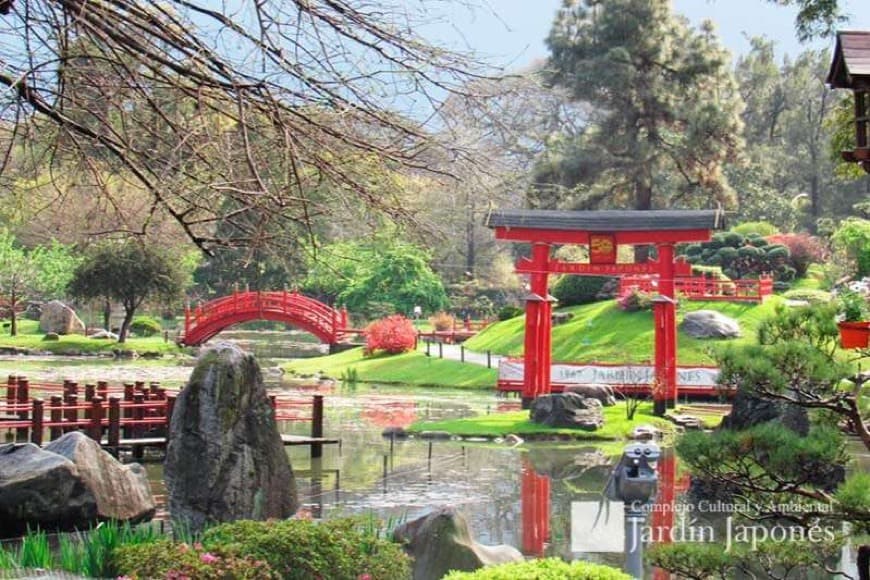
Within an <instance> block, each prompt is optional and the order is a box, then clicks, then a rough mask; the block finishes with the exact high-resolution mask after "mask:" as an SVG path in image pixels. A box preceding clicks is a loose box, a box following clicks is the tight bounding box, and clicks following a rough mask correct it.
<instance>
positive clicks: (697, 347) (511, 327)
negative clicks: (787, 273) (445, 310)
mask: <svg viewBox="0 0 870 580" xmlns="http://www.w3.org/2000/svg"><path fill="white" fill-rule="evenodd" d="M781 302H782V299H781V298H779V297H777V296H773V297H770V298H768V299H767V300H766V301H765V302H764V303H763V304H755V303H742V304H741V303H731V302H694V301H693V302H690V301H688V300H684V301H683V302H681V303H680V309H679V311H678V312H677V323H678V324H679V322H680V320H681V319H682V316H683V315H685V313H686V312H691V311H694V310H718V311H719V312H721V313H722V314H725V315H726V316H730V317H731V318H735V319H737V321H738V322H740V327H741V328H742V330H743V337H741V338H738V339H735V340H728V341H716V340H699V339H695V338H690V337H688V336H685V335H683V334H682V333H677V334H678V345H677V356H678V360H679V362H680V364H684V365H685V364H714V362H715V361H714V358H713V356H712V352H714V349H716V348H717V346H719V345H723V344H729V345H732V344H742V343H751V342H755V329H756V328H757V326H758V323H759V322H760V321H761V320H762V319H764V318H766V317H768V316H770V315H771V314H773V311H774V308H775V307H776V305H777V304H780V303H781ZM559 311H560V312H570V313H572V314H573V315H574V317H573V318H572V319H571V320H570V321H568V322H566V323H564V324H559V325H557V326H554V327H553V361H566V362H636V363H639V362H647V361H652V360H653V358H654V356H655V354H654V353H655V346H654V338H655V336H654V330H653V313H652V312H623V311H622V310H620V309H619V308H618V307H617V306H616V303H615V301H614V300H606V301H603V302H596V303H594V304H586V305H582V306H571V307H568V308H562V309H559ZM524 324H525V317H523V316H519V317H517V318H512V319H510V320H506V321H504V322H499V323H497V324H493V325H492V326H489V327H488V328H486V329H484V330H483V331H482V332H481V333H480V334H478V335H477V336H475V337H473V338H471V339H470V340H468V341H467V342H466V343H465V345H466V346H467V347H468V348H469V349H471V350H476V351H486V350H491V351H492V352H493V353H496V354H502V355H512V356H518V355H520V354H522V351H523V327H524Z"/></svg>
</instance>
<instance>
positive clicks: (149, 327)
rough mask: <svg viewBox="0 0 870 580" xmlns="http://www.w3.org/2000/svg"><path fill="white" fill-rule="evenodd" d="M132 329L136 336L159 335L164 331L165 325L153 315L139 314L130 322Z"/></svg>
mask: <svg viewBox="0 0 870 580" xmlns="http://www.w3.org/2000/svg"><path fill="white" fill-rule="evenodd" d="M130 330H131V331H132V332H133V333H134V334H135V335H136V336H157V335H158V334H160V333H161V332H163V326H162V325H161V324H160V321H159V320H157V319H156V318H153V317H151V316H137V317H136V318H134V319H133V322H131V323H130Z"/></svg>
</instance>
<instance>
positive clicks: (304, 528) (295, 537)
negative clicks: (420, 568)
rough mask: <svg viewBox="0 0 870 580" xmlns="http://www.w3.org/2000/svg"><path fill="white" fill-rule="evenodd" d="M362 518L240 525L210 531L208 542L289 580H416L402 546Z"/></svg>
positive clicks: (205, 539)
mask: <svg viewBox="0 0 870 580" xmlns="http://www.w3.org/2000/svg"><path fill="white" fill-rule="evenodd" d="M361 523H362V522H361V521H360V520H358V519H350V518H344V519H335V520H328V521H325V522H322V523H315V522H312V521H309V520H272V521H266V522H254V521H238V522H232V523H227V524H222V525H219V526H217V527H215V528H212V529H210V530H208V531H206V533H205V535H204V536H203V540H202V544H203V546H205V547H206V548H207V549H210V550H211V549H217V548H219V549H223V550H226V551H228V552H230V553H235V554H239V555H244V556H248V557H251V558H254V559H255V560H263V561H265V562H267V563H268V565H269V566H270V567H271V569H272V570H274V571H275V572H276V573H277V574H278V575H279V577H280V578H284V579H285V580H310V579H312V578H330V579H332V580H358V579H359V578H369V579H370V580H403V579H405V578H410V574H411V571H410V566H409V558H408V556H406V555H405V553H404V552H403V551H402V548H401V547H400V546H399V545H398V544H396V543H394V542H390V541H388V540H385V539H381V538H379V537H378V536H377V535H376V534H375V533H374V532H372V531H370V530H369V531H364V530H363V529H361Z"/></svg>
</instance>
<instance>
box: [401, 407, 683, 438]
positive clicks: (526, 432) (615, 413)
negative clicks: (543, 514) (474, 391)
mask: <svg viewBox="0 0 870 580" xmlns="http://www.w3.org/2000/svg"><path fill="white" fill-rule="evenodd" d="M652 411H653V406H652V403H641V404H640V406H639V407H638V409H637V413H636V414H635V416H634V419H633V420H632V421H629V420H628V419H626V418H625V403H624V402H619V403H617V404H616V405H614V406H612V407H605V408H604V426H603V427H602V428H601V429H599V430H597V431H581V430H579V429H562V428H558V429H557V428H554V427H545V426H543V425H539V424H538V423H533V422H532V421H531V420H529V412H528V411H512V412H509V413H496V414H492V415H480V416H477V417H466V418H464V419H451V420H447V421H418V422H416V423H414V424H413V425H411V426H410V427H409V428H408V431H409V432H411V433H420V432H422V431H446V432H448V433H450V434H451V435H457V436H460V437H504V436H505V435H509V434H511V433H513V434H514V435H519V436H521V437H522V436H527V437H528V436H530V435H531V436H548V435H550V436H554V437H561V436H570V437H573V438H576V439H584V440H591V441H597V440H603V441H613V440H621V439H625V438H627V437H628V436H629V435H630V434H631V430H632V429H633V428H634V427H636V426H637V425H644V424H648V425H649V424H651V425H655V426H656V427H658V428H659V429H662V430H663V431H666V432H673V427H674V426H673V424H672V423H670V422H668V421H666V420H664V419H661V418H659V417H656V416H654V415H653V414H652Z"/></svg>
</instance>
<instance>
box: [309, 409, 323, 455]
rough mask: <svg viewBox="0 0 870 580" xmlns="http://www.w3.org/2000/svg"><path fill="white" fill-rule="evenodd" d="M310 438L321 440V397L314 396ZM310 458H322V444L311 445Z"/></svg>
mask: <svg viewBox="0 0 870 580" xmlns="http://www.w3.org/2000/svg"><path fill="white" fill-rule="evenodd" d="M311 437H312V439H322V438H323V395H314V406H313V408H312V409H311ZM311 457H312V459H313V458H316V457H323V444H322V443H312V444H311Z"/></svg>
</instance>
